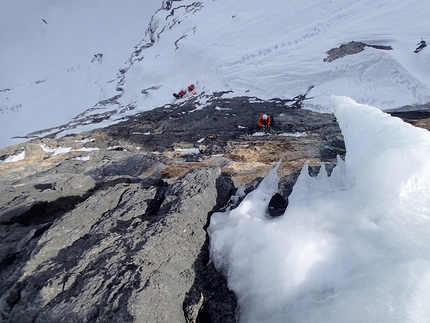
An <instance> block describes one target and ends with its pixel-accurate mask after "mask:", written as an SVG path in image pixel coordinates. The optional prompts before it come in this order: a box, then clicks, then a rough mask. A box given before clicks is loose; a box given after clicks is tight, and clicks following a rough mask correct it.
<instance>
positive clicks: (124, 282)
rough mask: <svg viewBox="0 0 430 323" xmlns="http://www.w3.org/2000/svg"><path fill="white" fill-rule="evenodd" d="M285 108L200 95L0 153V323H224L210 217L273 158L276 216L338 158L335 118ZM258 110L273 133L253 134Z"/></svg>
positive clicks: (422, 118) (227, 310)
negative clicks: (302, 175) (301, 180)
mask: <svg viewBox="0 0 430 323" xmlns="http://www.w3.org/2000/svg"><path fill="white" fill-rule="evenodd" d="M305 97H306V96H305V95H304V96H302V97H301V99H305ZM202 101H204V102H205V104H204V106H202V104H201V102H202ZM296 101H297V100H296ZM294 102H295V101H294V100H281V99H273V100H270V101H261V100H258V99H256V98H246V97H241V98H233V99H223V98H222V94H218V95H214V96H212V97H209V96H207V97H205V100H203V97H202V96H200V97H198V98H194V99H190V100H182V101H178V104H176V105H170V106H165V107H162V108H158V109H155V110H152V111H148V112H145V113H142V114H140V115H136V116H135V117H133V118H132V119H131V120H129V121H127V122H124V123H120V124H117V125H115V126H111V127H109V128H106V129H99V130H95V131H92V132H88V133H82V134H77V135H70V136H67V137H63V138H60V139H54V138H48V137H46V138H43V139H36V140H33V141H30V142H28V143H24V144H20V145H17V146H11V147H7V148H5V149H3V150H1V151H0V156H1V157H0V160H2V161H3V162H2V163H0V239H1V244H0V248H1V249H0V250H1V253H0V282H1V284H0V317H1V320H2V321H5V322H59V321H66V322H196V323H197V322H224V323H225V322H235V311H236V300H235V297H234V295H233V294H232V293H231V292H230V291H229V289H228V286H227V282H226V279H225V277H223V276H222V274H221V273H219V272H217V271H216V270H215V269H214V267H213V265H211V264H210V262H209V254H208V248H207V246H208V237H207V234H206V231H205V229H206V226H207V225H208V219H209V217H210V215H211V214H212V213H213V212H215V211H218V210H220V209H221V208H223V207H225V206H226V205H228V204H229V198H230V197H231V195H232V194H233V193H234V190H235V187H238V186H239V185H243V186H245V188H246V189H245V192H249V191H251V190H252V189H253V188H255V187H256V185H258V183H259V181H261V179H262V178H263V177H264V176H265V175H267V173H268V171H269V170H270V169H271V168H272V167H273V166H272V163H273V162H277V161H279V160H280V159H282V166H281V167H280V169H279V172H278V175H279V176H280V177H281V180H280V187H279V192H278V194H277V195H276V197H277V199H276V201H273V203H271V207H272V209H271V210H269V213H270V214H272V215H274V216H277V215H279V214H280V213H282V209H285V207H286V205H287V204H288V196H289V194H290V193H291V190H292V187H293V185H294V183H295V180H296V178H297V176H298V173H299V171H300V169H301V168H302V166H303V165H304V164H305V163H307V164H308V165H309V166H310V168H309V170H310V172H311V173H313V172H315V171H316V170H317V169H318V168H319V167H320V165H321V163H323V165H324V166H325V167H326V168H327V170H328V172H329V173H330V170H331V169H332V168H333V166H334V164H335V162H336V156H337V155H338V154H340V155H341V156H342V155H343V154H344V153H345V150H344V148H345V147H344V145H343V140H342V136H341V134H340V130H339V128H338V125H337V123H336V121H335V119H334V116H333V115H330V114H318V113H314V112H311V111H307V110H303V109H297V108H296V105H295V104H294ZM261 112H265V113H267V114H270V115H272V116H273V117H274V119H275V127H274V129H272V131H271V132H270V133H266V134H264V133H258V134H259V135H256V131H257V129H256V126H255V122H256V119H257V117H258V115H259V114H260V113H261ZM402 113H403V114H402ZM393 114H396V115H398V116H400V117H403V118H404V119H406V120H407V121H408V122H411V123H414V122H415V123H416V124H418V125H420V126H426V125H428V124H429V123H428V122H426V121H428V120H429V118H428V114H425V113H420V114H419V117H417V116H415V115H414V113H413V112H411V111H409V112H407V114H405V112H399V111H397V112H393ZM24 154H25V158H21V160H19V159H17V160H18V161H15V162H6V161H11V160H16V159H14V158H11V157H13V156H16V155H20V156H23V155H24Z"/></svg>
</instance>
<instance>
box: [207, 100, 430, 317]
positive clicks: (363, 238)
mask: <svg viewBox="0 0 430 323" xmlns="http://www.w3.org/2000/svg"><path fill="white" fill-rule="evenodd" d="M333 102H334V107H335V108H334V109H335V115H336V118H337V120H338V122H339V124H340V127H341V130H342V133H343V135H344V137H345V143H346V148H347V153H346V157H345V161H343V160H342V159H341V158H338V164H337V166H336V167H335V169H334V170H333V172H332V174H331V176H330V177H328V176H327V173H326V171H325V168H324V167H322V168H321V171H320V174H319V175H318V176H317V177H316V178H312V177H310V176H309V174H308V168H307V166H306V165H305V166H304V167H303V170H302V172H301V174H300V176H299V178H298V180H297V182H296V184H295V186H294V188H293V192H292V194H291V195H290V197H289V205H288V207H287V209H286V211H285V213H284V215H283V216H281V217H278V218H269V216H267V215H266V212H267V207H268V203H269V201H270V198H271V196H272V195H273V194H274V193H275V192H276V191H277V189H278V177H277V175H276V170H277V167H278V166H276V167H275V168H274V169H273V170H272V171H271V172H270V173H269V175H268V176H267V177H266V178H265V179H264V180H263V181H262V182H261V184H260V185H259V186H258V188H257V189H256V190H254V191H252V192H251V193H249V194H248V195H247V196H246V197H245V199H244V200H243V201H242V202H241V204H240V205H239V206H238V207H237V208H235V209H233V210H228V211H226V212H224V213H215V214H214V215H213V216H212V217H211V222H210V226H209V228H208V232H209V235H210V252H211V259H212V261H213V262H214V264H215V265H216V267H217V268H218V269H221V270H224V271H225V273H226V274H227V276H228V282H229V286H230V288H231V289H232V290H233V291H234V292H235V293H236V295H237V297H238V303H239V314H240V319H239V322H246V323H250V322H270V323H276V322H295V323H299V322H303V323H308V322H330V323H336V322H339V323H348V322H405V323H411V322H416V323H417V322H421V323H424V322H428V321H429V317H430V307H429V306H428V304H429V302H430V162H429V160H430V133H429V132H428V131H426V130H423V129H420V128H415V127H413V126H411V125H410V124H407V123H404V122H403V121H402V120H401V119H399V118H394V117H391V116H389V115H388V114H386V113H384V112H382V111H381V110H379V109H377V108H373V107H370V106H368V105H362V104H358V103H356V102H355V101H353V100H351V99H350V98H347V97H333Z"/></svg>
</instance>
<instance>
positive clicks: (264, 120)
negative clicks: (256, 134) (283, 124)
mask: <svg viewBox="0 0 430 323" xmlns="http://www.w3.org/2000/svg"><path fill="white" fill-rule="evenodd" d="M257 124H258V126H259V127H260V128H262V127H264V126H270V125H271V124H272V117H271V116H268V115H267V114H264V113H262V114H260V117H259V118H258V122H257Z"/></svg>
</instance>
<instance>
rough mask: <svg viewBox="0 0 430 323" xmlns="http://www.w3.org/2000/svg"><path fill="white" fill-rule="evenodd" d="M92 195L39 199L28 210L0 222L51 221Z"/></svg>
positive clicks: (8, 223) (39, 222)
mask: <svg viewBox="0 0 430 323" xmlns="http://www.w3.org/2000/svg"><path fill="white" fill-rule="evenodd" d="M90 195H91V193H86V194H84V195H82V196H75V195H74V196H66V197H60V198H58V199H57V200H55V201H51V202H47V201H38V202H36V203H35V204H34V205H33V206H32V207H31V208H30V209H29V210H28V211H26V212H24V213H22V214H19V215H17V216H14V217H12V218H11V219H10V220H8V221H7V222H1V223H0V224H6V225H10V224H15V223H18V224H21V225H23V226H32V225H39V224H44V223H50V222H53V221H54V220H55V219H57V218H58V217H60V216H61V215H63V214H64V213H66V212H68V211H71V210H73V209H74V208H75V206H76V205H77V204H79V203H81V202H83V201H85V200H86V199H87V198H88V197H89V196H90Z"/></svg>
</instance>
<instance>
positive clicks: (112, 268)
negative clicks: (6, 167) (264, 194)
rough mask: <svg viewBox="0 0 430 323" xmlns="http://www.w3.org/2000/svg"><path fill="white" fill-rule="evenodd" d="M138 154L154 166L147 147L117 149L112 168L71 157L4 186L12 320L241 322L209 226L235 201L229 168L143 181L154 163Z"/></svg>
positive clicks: (4, 269)
mask: <svg viewBox="0 0 430 323" xmlns="http://www.w3.org/2000/svg"><path fill="white" fill-rule="evenodd" d="M112 154H113V153H112ZM136 159H140V160H141V164H142V165H145V164H149V165H150V164H153V161H151V160H146V157H145V156H143V155H133V156H129V157H124V156H121V158H117V159H116V160H115V159H114V158H113V155H112V156H111V162H110V163H108V164H107V165H105V166H104V167H103V166H102V167H100V168H99V166H100V165H99V162H100V161H98V160H95V161H94V162H93V165H92V166H89V165H87V166H86V173H87V174H92V177H91V176H89V175H87V174H85V175H82V174H79V172H80V171H81V170H82V169H81V168H80V167H75V166H76V165H75V163H74V162H63V163H61V164H59V165H57V167H53V168H52V169H51V170H46V171H45V172H44V177H38V176H28V177H23V178H21V179H19V180H17V179H14V180H13V181H12V182H13V184H12V183H10V184H11V185H10V187H15V189H12V188H5V189H2V192H1V193H2V194H1V198H2V205H3V206H2V208H1V213H0V221H1V225H0V229H1V231H0V232H1V237H2V244H1V246H2V259H1V267H0V269H1V272H0V279H1V287H0V290H1V293H0V295H1V299H0V315H1V316H0V317H1V320H2V321H7V322H193V321H194V322H197V321H198V318H199V317H203V316H204V317H208V320H209V321H211V322H234V311H235V298H234V295H232V294H231V292H230V291H229V290H228V289H227V287H226V282H225V279H224V278H223V277H222V276H221V275H220V274H219V273H216V272H215V271H214V269H213V268H212V267H211V266H207V263H208V260H209V257H208V253H207V243H208V241H207V236H206V232H205V227H206V226H207V222H208V216H209V215H210V214H211V213H212V212H213V211H214V210H217V209H219V208H220V207H221V206H223V205H225V204H226V202H227V201H228V198H229V196H230V194H231V190H232V189H233V188H234V187H233V185H232V182H231V180H229V179H228V178H226V177H225V176H224V175H222V174H221V171H220V169H219V168H206V169H196V170H193V171H190V172H189V173H187V174H186V175H185V176H183V177H180V178H178V179H177V180H176V181H174V182H173V183H172V184H170V185H168V184H167V183H165V182H164V181H163V180H162V179H161V178H160V177H158V178H157V176H154V177H153V178H150V179H148V178H145V179H139V178H138V177H136V176H139V175H140V174H141V172H142V171H143V170H144V169H145V167H141V168H135V167H131V165H133V161H134V160H136ZM123 163H125V164H126V165H128V167H131V169H134V170H135V173H134V174H133V172H131V170H130V169H128V170H127V167H120V166H121V165H122V164H123ZM60 168H62V170H61V172H62V175H58V176H57V175H56V174H57V172H58V171H59V169H60ZM66 171H68V172H69V174H68V175H66V174H65V173H63V172H66ZM27 172H28V170H27ZM72 172H73V173H72ZM24 173H25V172H24ZM125 173H127V175H125ZM95 175H97V176H95ZM130 175H134V176H130ZM93 178H95V180H94V179H93ZM48 179H49V180H48ZM66 182H67V183H68V185H64V183H66ZM16 187H20V190H19V191H17V188H16ZM6 193H7V194H6ZM41 203H45V208H42V207H40V205H41ZM53 205H56V206H55V208H54V209H55V210H56V211H55V212H53V213H50V211H51V210H52V207H53ZM47 214H49V216H48V215H47ZM214 290H216V291H217V292H218V294H217V295H214ZM196 294H198V295H199V299H198V301H197V302H196V301H195V299H194V298H193V297H192V296H193V295H196ZM212 302H213V304H218V305H220V306H219V307H214V306H213V305H208V303H211V304H212ZM203 305H204V306H203ZM193 306H194V308H195V310H194V311H191V310H190V309H191V308H192V307H193ZM184 310H185V313H184ZM186 318H187V319H186Z"/></svg>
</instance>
